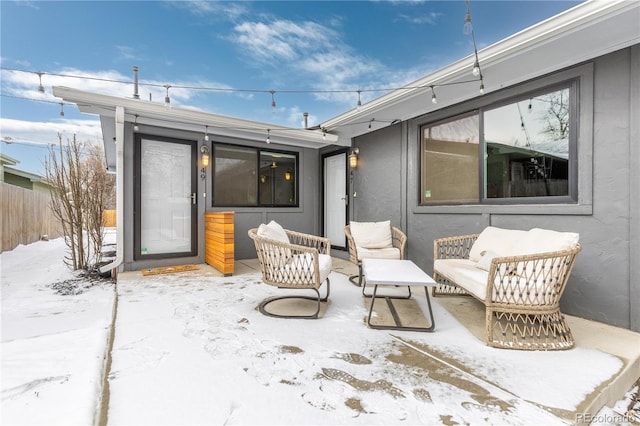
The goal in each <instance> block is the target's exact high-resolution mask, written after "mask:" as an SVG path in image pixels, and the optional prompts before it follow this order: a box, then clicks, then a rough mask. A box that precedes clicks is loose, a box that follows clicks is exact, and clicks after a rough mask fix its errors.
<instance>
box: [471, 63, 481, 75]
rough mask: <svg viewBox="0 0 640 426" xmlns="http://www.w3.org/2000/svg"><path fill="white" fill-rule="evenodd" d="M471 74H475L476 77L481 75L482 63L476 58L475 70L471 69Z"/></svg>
mask: <svg viewBox="0 0 640 426" xmlns="http://www.w3.org/2000/svg"><path fill="white" fill-rule="evenodd" d="M471 74H473V75H474V76H475V77H478V76H479V75H480V63H479V62H478V59H476V61H475V62H474V63H473V70H471Z"/></svg>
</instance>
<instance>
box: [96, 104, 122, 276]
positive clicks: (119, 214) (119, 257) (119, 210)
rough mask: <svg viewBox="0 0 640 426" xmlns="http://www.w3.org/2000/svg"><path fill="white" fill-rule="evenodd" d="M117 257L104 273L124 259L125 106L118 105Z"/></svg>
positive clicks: (102, 270) (116, 138)
mask: <svg viewBox="0 0 640 426" xmlns="http://www.w3.org/2000/svg"><path fill="white" fill-rule="evenodd" d="M115 118H116V137H115V140H114V141H113V142H114V143H115V144H116V258H115V259H114V260H113V262H111V263H109V264H108V265H104V266H103V267H101V268H100V273H102V274H104V273H106V272H108V271H110V270H113V269H115V268H117V267H118V266H119V265H120V264H121V263H122V261H123V259H124V256H123V250H124V249H123V247H124V226H123V225H124V107H121V106H118V107H116V117H115Z"/></svg>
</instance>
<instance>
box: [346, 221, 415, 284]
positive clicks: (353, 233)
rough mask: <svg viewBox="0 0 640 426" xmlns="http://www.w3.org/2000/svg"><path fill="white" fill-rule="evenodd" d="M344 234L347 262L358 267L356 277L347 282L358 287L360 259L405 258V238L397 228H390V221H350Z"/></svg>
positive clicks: (360, 279)
mask: <svg viewBox="0 0 640 426" xmlns="http://www.w3.org/2000/svg"><path fill="white" fill-rule="evenodd" d="M344 234H345V236H346V237H347V244H348V247H349V260H350V261H351V262H352V263H354V264H356V265H357V266H358V275H352V276H350V277H349V280H350V281H351V282H352V283H353V284H355V285H357V286H358V287H360V286H362V278H363V277H362V259H367V258H369V259H372V258H373V259H404V258H405V249H406V246H407V236H406V235H405V234H404V232H402V231H401V230H400V229H399V228H396V227H395V226H391V221H390V220H385V221H381V222H354V221H351V223H350V224H349V225H347V226H346V227H345V228H344ZM356 279H357V280H358V281H357V282H356V281H355V280H356ZM363 291H364V288H363Z"/></svg>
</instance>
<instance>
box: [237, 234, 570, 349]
mask: <svg viewBox="0 0 640 426" xmlns="http://www.w3.org/2000/svg"><path fill="white" fill-rule="evenodd" d="M345 235H346V237H347V243H348V249H349V259H350V261H351V262H352V263H354V264H355V265H356V266H357V267H358V275H353V276H351V277H349V280H350V281H351V282H352V283H353V284H355V285H357V286H360V287H362V293H363V295H364V296H365V297H367V298H371V304H370V307H369V313H368V317H367V320H366V322H367V325H368V326H369V327H370V328H374V329H393V330H405V331H423V332H424V331H427V332H431V331H434V330H435V321H434V318H433V312H432V309H431V300H430V297H429V291H428V288H429V287H430V288H431V290H432V295H433V296H434V297H436V296H467V297H469V296H470V297H473V298H475V299H476V300H478V301H480V302H481V303H482V304H483V305H484V307H485V311H486V321H485V327H486V342H487V345H489V346H492V347H497V348H504V349H520V350H563V349H569V348H572V347H573V345H574V339H573V336H572V334H571V330H570V329H569V326H568V325H567V323H566V321H565V319H564V317H563V315H562V313H561V312H560V299H561V297H562V293H563V292H564V289H565V287H566V285H567V282H568V279H569V276H570V275H571V271H572V269H573V266H574V264H575V261H576V257H577V255H578V253H579V252H580V250H581V246H580V244H579V243H578V238H579V235H578V234H576V233H572V232H557V231H552V230H547V229H540V228H534V229H531V230H529V231H522V230H510V229H503V228H497V227H493V226H488V227H487V228H485V229H484V230H483V231H482V232H481V233H480V234H473V235H463V236H455V237H448V238H440V239H436V240H435V241H434V265H433V278H432V277H430V276H429V275H427V274H426V273H425V272H424V271H422V269H420V268H419V267H418V266H417V265H416V264H415V263H413V262H412V261H411V260H407V259H406V244H407V237H406V235H405V234H404V233H403V232H402V231H401V230H400V229H398V228H396V227H394V226H392V225H391V224H390V221H383V222H353V221H352V222H351V223H350V225H348V226H347V227H346V228H345ZM249 236H250V237H251V239H252V240H253V241H254V243H255V246H256V252H257V255H258V261H259V264H260V269H261V272H262V279H263V281H264V282H265V283H267V284H270V285H273V286H276V287H279V288H285V289H312V290H314V291H315V293H316V297H311V296H297V295H296V296H291V295H288V296H276V297H271V298H268V299H265V300H264V301H262V302H261V303H260V305H259V310H260V312H262V313H263V314H265V315H269V316H276V317H282V316H283V315H279V314H276V313H273V312H270V311H269V310H268V309H267V308H266V307H267V305H269V304H270V303H272V302H275V301H277V300H287V299H309V300H312V301H315V302H317V303H316V304H315V312H313V313H311V314H309V315H295V316H293V315H289V316H285V317H287V318H318V317H319V313H320V307H321V303H322V302H326V301H327V300H328V298H329V286H330V283H329V273H330V271H331V256H330V251H331V242H330V241H329V239H328V238H324V237H318V236H314V235H309V234H303V233H299V232H294V231H290V230H285V229H283V228H282V227H281V226H280V225H279V224H277V223H276V222H274V221H271V222H270V223H269V224H261V225H260V227H259V228H253V229H251V230H249ZM325 281H326V283H327V285H326V287H327V288H326V291H325V295H324V296H321V294H320V291H319V289H320V287H321V286H322V285H323V283H324V282H325ZM366 286H369V288H371V287H373V291H372V293H370V294H366V293H365V291H364V290H365V287H366ZM379 286H392V287H406V288H407V290H408V295H407V296H396V295H383V296H380V295H379V294H378V287H379ZM411 287H423V288H424V289H425V298H426V305H427V312H428V314H429V320H430V322H429V326H426V327H415V326H405V325H403V324H402V319H401V318H400V316H399V315H398V313H397V312H396V309H395V307H394V304H393V302H394V300H396V299H410V298H411ZM382 298H384V299H385V301H386V304H387V307H388V309H389V312H390V313H391V315H392V317H393V320H394V324H393V325H380V324H376V323H373V322H372V321H371V319H372V316H373V312H374V304H375V302H376V299H377V300H380V299H382Z"/></svg>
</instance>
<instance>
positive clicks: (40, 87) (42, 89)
mask: <svg viewBox="0 0 640 426" xmlns="http://www.w3.org/2000/svg"><path fill="white" fill-rule="evenodd" d="M37 74H38V78H39V79H40V85H39V86H38V92H40V93H44V86H43V85H42V75H43V74H44V73H43V72H40V71H38V73H37Z"/></svg>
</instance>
